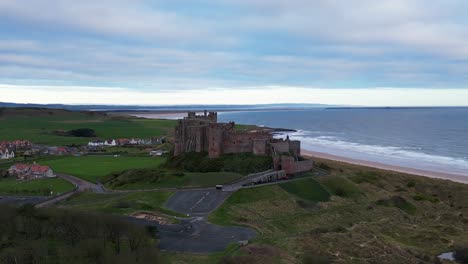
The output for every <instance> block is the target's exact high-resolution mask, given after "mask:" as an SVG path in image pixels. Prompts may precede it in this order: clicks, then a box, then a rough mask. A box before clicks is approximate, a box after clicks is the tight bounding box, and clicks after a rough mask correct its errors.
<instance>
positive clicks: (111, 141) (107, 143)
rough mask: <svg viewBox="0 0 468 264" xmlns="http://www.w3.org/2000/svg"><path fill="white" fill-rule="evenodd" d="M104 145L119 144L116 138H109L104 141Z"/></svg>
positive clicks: (112, 145)
mask: <svg viewBox="0 0 468 264" xmlns="http://www.w3.org/2000/svg"><path fill="white" fill-rule="evenodd" d="M104 146H110V147H114V146H117V142H116V141H115V139H112V140H111V139H109V140H106V141H104Z"/></svg>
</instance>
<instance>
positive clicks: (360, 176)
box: [350, 171, 379, 184]
mask: <svg viewBox="0 0 468 264" xmlns="http://www.w3.org/2000/svg"><path fill="white" fill-rule="evenodd" d="M350 179H351V180H352V181H353V182H355V183H363V182H367V183H370V184H375V183H376V182H377V181H378V180H379V178H378V174H377V172H374V171H360V172H358V173H356V175H354V176H353V177H351V178H350Z"/></svg>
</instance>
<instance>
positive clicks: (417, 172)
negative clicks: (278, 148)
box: [301, 149, 468, 184]
mask: <svg viewBox="0 0 468 264" xmlns="http://www.w3.org/2000/svg"><path fill="white" fill-rule="evenodd" d="M301 152H302V155H303V156H306V157H307V156H308V157H316V158H322V159H329V160H335V161H341V162H346V163H351V164H357V165H362V166H367V167H373V168H377V169H383V170H391V171H397V172H403V173H408V174H413V175H420V176H425V177H430V178H436V179H444V180H451V181H455V182H460V183H465V184H468V175H466V176H463V175H457V174H450V173H441V172H436V171H427V170H420V169H413V168H407V167H400V166H394V165H388V164H384V163H379V162H373V161H366V160H359V159H353V158H348V157H341V156H335V155H331V154H327V153H322V152H315V151H309V150H305V149H302V150H301Z"/></svg>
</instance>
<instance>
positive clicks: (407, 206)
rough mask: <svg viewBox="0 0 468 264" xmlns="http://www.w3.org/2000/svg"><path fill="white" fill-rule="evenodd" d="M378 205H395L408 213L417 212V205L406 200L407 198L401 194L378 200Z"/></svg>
mask: <svg viewBox="0 0 468 264" xmlns="http://www.w3.org/2000/svg"><path fill="white" fill-rule="evenodd" d="M376 205H380V206H394V207H396V208H399V209H400V210H402V211H404V212H406V213H408V214H413V213H414V212H416V207H414V205H412V204H411V203H410V202H408V201H406V199H405V198H403V197H401V196H392V197H390V198H388V199H381V200H378V201H377V202H376Z"/></svg>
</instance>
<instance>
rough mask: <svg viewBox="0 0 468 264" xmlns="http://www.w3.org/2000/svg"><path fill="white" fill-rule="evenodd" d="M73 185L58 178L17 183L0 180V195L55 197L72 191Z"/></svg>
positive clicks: (10, 180)
mask: <svg viewBox="0 0 468 264" xmlns="http://www.w3.org/2000/svg"><path fill="white" fill-rule="evenodd" d="M73 188H74V186H73V184H71V183H69V182H68V181H65V180H63V179H59V178H46V179H36V180H30V181H17V180H16V179H4V180H0V194H1V195H40V196H42V195H47V196H48V195H57V194H60V193H64V192H68V191H71V190H73Z"/></svg>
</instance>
